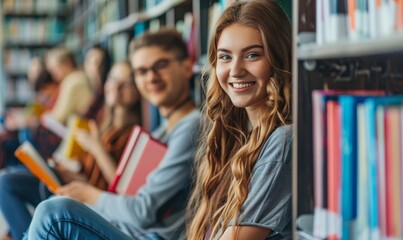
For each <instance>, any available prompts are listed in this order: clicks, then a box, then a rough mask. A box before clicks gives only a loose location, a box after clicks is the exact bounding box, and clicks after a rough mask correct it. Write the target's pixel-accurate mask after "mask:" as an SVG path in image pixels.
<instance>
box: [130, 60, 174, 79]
mask: <svg viewBox="0 0 403 240" xmlns="http://www.w3.org/2000/svg"><path fill="white" fill-rule="evenodd" d="M180 60H181V59H178V58H161V59H158V60H157V61H155V62H154V63H153V65H151V66H150V67H148V68H146V67H139V68H137V69H134V70H133V72H132V74H133V76H134V77H136V78H144V77H145V76H147V73H148V71H149V70H151V71H152V72H153V73H155V74H158V73H159V72H160V71H161V70H163V69H165V68H167V67H168V66H169V64H170V63H171V62H172V61H180Z"/></svg>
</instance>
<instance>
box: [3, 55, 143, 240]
mask: <svg viewBox="0 0 403 240" xmlns="http://www.w3.org/2000/svg"><path fill="white" fill-rule="evenodd" d="M139 100H140V95H139V92H138V90H137V88H136V86H135V84H134V81H133V79H132V75H131V66H130V64H129V63H128V62H126V61H124V62H119V63H116V64H115V65H114V66H113V68H112V70H111V71H110V73H109V76H108V80H107V82H106V84H105V104H104V108H103V110H102V111H101V112H100V115H99V117H98V121H97V122H94V121H92V122H91V123H90V132H86V131H78V132H77V133H76V138H77V141H78V142H79V144H80V145H81V147H82V148H83V149H84V150H85V151H86V152H87V153H88V154H87V155H86V156H84V157H83V158H82V159H79V161H80V162H81V163H82V166H83V167H82V169H81V171H80V172H72V171H70V170H68V169H67V168H66V167H63V165H62V164H57V165H56V171H57V172H58V173H59V174H60V176H61V177H62V179H63V180H64V182H65V183H69V182H71V181H73V180H78V181H82V182H88V183H89V184H91V185H93V186H95V187H98V188H100V189H103V190H105V189H106V188H107V186H108V184H109V181H110V180H111V179H112V177H113V174H114V173H115V169H116V166H117V164H118V161H119V159H120V155H121V154H122V152H123V150H124V146H125V144H126V142H127V139H128V137H129V134H130V131H131V128H132V127H133V125H134V124H138V123H139V112H140V109H139V106H140V105H139V103H140V102H139ZM98 126H99V127H98ZM41 186H43V185H41V184H40V182H39V180H38V179H37V178H36V177H35V176H34V175H32V174H31V173H30V172H29V171H28V170H25V171H22V170H20V171H11V170H9V171H3V172H1V173H0V208H1V210H2V211H3V214H4V216H5V218H6V220H7V222H8V225H9V226H10V229H11V234H12V237H13V239H21V238H22V236H23V232H24V231H25V230H27V228H28V226H29V223H30V221H31V218H32V216H31V214H30V212H29V209H28V207H27V206H28V205H31V206H33V207H36V206H37V205H38V204H39V203H40V202H41V201H42V200H44V199H46V198H47V197H49V196H50V195H51V194H52V193H50V192H49V191H48V190H47V189H45V188H42V187H41Z"/></svg>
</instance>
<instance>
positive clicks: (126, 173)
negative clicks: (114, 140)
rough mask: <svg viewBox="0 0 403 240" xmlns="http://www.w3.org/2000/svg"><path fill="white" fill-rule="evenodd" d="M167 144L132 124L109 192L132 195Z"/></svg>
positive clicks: (159, 160)
mask: <svg viewBox="0 0 403 240" xmlns="http://www.w3.org/2000/svg"><path fill="white" fill-rule="evenodd" d="M166 151H167V146H166V145H165V144H163V143H161V142H160V141H158V140H157V139H154V138H153V137H152V136H151V135H150V134H149V133H148V132H146V131H145V130H143V129H141V127H139V126H134V127H133V129H132V132H131V134H130V137H129V140H128V142H127V144H126V147H125V150H124V152H123V154H122V157H121V158H120V161H119V165H118V167H117V169H116V173H115V176H114V178H113V180H112V181H111V183H110V185H109V189H108V190H109V191H110V192H116V193H119V194H126V195H134V194H136V193H137V191H138V190H139V188H140V187H141V186H143V185H144V184H145V183H146V179H147V176H148V175H149V173H150V172H151V171H152V170H154V169H155V168H156V167H157V166H158V165H159V164H160V162H161V160H162V159H163V158H164V155H165V153H166Z"/></svg>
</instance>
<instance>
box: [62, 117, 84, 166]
mask: <svg viewBox="0 0 403 240" xmlns="http://www.w3.org/2000/svg"><path fill="white" fill-rule="evenodd" d="M88 123H89V122H88V120H87V119H83V118H79V117H76V116H74V117H71V118H70V119H69V121H68V126H67V135H66V139H65V143H64V144H65V145H64V154H63V155H64V156H65V157H66V158H67V159H76V160H79V159H82V158H83V155H84V154H85V151H84V150H83V149H82V148H81V146H80V145H79V144H78V142H77V140H76V138H75V133H76V130H77V129H84V130H88V131H89V124H88Z"/></svg>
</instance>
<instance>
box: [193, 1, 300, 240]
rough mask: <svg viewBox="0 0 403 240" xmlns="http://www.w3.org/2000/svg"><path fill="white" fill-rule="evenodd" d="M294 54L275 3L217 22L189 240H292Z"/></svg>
mask: <svg viewBox="0 0 403 240" xmlns="http://www.w3.org/2000/svg"><path fill="white" fill-rule="evenodd" d="M234 39H236V41H234ZM291 49H292V48H291V25H290V22H289V20H288V18H287V16H286V14H285V13H284V11H283V10H282V8H281V7H280V6H279V4H278V2H277V1H275V0H256V1H248V2H243V1H242V2H237V3H235V4H233V5H231V6H229V7H228V8H227V9H226V10H225V11H224V12H223V14H222V15H221V17H220V18H219V19H218V21H217V24H216V26H215V29H214V31H213V35H212V37H211V40H210V45H209V51H208V58H209V62H210V64H211V67H212V71H211V73H210V78H209V81H208V87H207V93H206V103H205V109H204V113H205V116H206V120H207V124H206V128H205V129H204V130H203V134H204V136H203V138H202V140H201V142H202V146H201V147H200V152H199V153H200V155H199V158H198V160H199V162H198V165H199V167H198V174H197V179H196V187H195V189H194V192H193V194H192V198H191V201H190V204H189V208H188V210H189V216H190V224H189V227H188V229H187V239H191V240H205V239H220V240H230V239H231V240H232V239H242V240H245V239H248V240H249V239H253V240H259V239H260V240H264V239H291V155H292V154H291V146H292V140H293V135H292V125H291V123H292V112H291V62H292V61H291Z"/></svg>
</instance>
